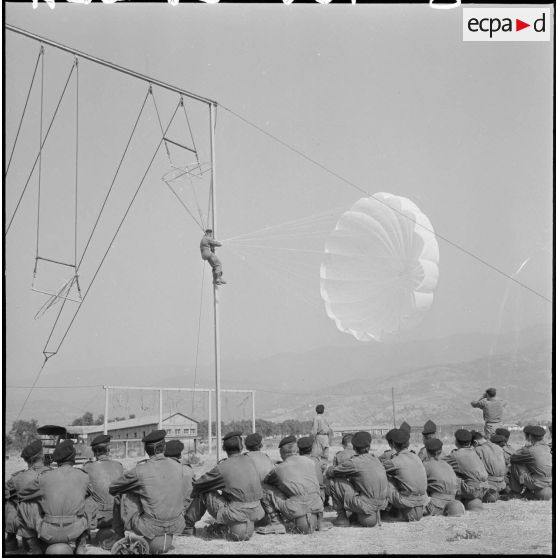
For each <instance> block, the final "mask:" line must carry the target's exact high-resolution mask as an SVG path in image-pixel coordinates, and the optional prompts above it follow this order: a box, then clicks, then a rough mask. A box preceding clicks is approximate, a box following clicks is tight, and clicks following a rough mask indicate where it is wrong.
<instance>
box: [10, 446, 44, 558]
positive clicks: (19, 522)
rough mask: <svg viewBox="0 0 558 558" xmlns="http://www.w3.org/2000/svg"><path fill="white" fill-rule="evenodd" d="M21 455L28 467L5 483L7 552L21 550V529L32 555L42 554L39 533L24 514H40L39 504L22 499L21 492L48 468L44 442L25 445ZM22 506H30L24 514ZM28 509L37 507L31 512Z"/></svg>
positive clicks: (26, 545) (24, 544) (25, 543)
mask: <svg viewBox="0 0 558 558" xmlns="http://www.w3.org/2000/svg"><path fill="white" fill-rule="evenodd" d="M21 457H23V459H24V460H25V462H26V463H27V469H26V470H23V471H18V472H17V473H15V474H13V475H12V477H11V478H10V479H9V480H8V482H7V483H6V484H5V489H4V494H5V499H6V507H5V512H4V513H5V515H4V517H5V520H4V521H5V527H6V535H7V539H6V546H5V550H6V551H16V550H17V549H18V543H17V537H16V534H17V531H18V529H19V530H20V532H21V535H22V539H23V547H24V549H26V548H29V549H30V551H31V553H32V554H42V550H41V548H40V546H39V543H38V539H37V532H36V531H35V529H33V527H32V526H30V525H27V524H26V523H25V522H24V518H25V517H29V516H30V515H37V514H39V513H40V510H39V508H38V506H39V504H38V503H37V502H36V501H35V502H21V501H20V498H21V493H22V491H23V489H24V488H26V487H27V486H28V485H29V484H30V483H32V482H35V481H36V480H37V478H38V476H39V475H40V474H41V473H42V472H43V471H47V470H48V469H49V467H47V466H45V465H44V464H43V445H42V443H41V441H40V440H34V441H33V442H31V443H30V444H29V445H27V446H25V447H24V448H23V451H22V452H21ZM20 508H21V509H25V508H28V510H27V511H24V512H23V513H22V512H21V511H20ZM29 508H31V509H32V508H36V509H35V510H34V511H29Z"/></svg>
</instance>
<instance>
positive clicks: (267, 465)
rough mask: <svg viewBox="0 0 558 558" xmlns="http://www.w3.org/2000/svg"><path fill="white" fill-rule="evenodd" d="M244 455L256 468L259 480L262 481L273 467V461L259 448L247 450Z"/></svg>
mask: <svg viewBox="0 0 558 558" xmlns="http://www.w3.org/2000/svg"><path fill="white" fill-rule="evenodd" d="M244 455H246V456H247V457H248V458H249V459H250V460H251V461H252V463H253V464H254V467H255V468H256V471H257V472H258V478H259V479H260V482H262V483H263V480H264V479H265V477H266V475H267V474H268V473H269V472H270V471H271V470H272V469H273V467H275V464H274V463H273V461H272V460H271V458H270V457H269V455H267V453H264V452H263V451H259V450H258V451H249V452H248V453H246V454H244Z"/></svg>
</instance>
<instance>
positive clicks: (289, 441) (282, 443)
mask: <svg viewBox="0 0 558 558" xmlns="http://www.w3.org/2000/svg"><path fill="white" fill-rule="evenodd" d="M295 442H296V438H295V437H294V436H285V438H283V439H282V440H281V441H280V442H279V447H280V448H282V447H283V446H285V445H287V444H292V443H295Z"/></svg>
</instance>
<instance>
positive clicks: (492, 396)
mask: <svg viewBox="0 0 558 558" xmlns="http://www.w3.org/2000/svg"><path fill="white" fill-rule="evenodd" d="M471 407H474V408H475V409H482V418H483V419H484V433H485V435H486V437H487V439H490V436H492V434H496V429H497V428H500V427H501V426H502V415H503V413H504V403H503V401H501V400H500V399H497V398H496V389H495V388H488V389H487V390H486V391H485V392H484V393H483V394H482V396H481V398H480V399H479V400H477V401H471Z"/></svg>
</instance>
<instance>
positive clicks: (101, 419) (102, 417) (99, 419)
mask: <svg viewBox="0 0 558 558" xmlns="http://www.w3.org/2000/svg"><path fill="white" fill-rule="evenodd" d="M104 423H105V415H99V416H98V417H97V420H96V421H95V422H94V423H93V424H104Z"/></svg>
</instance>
